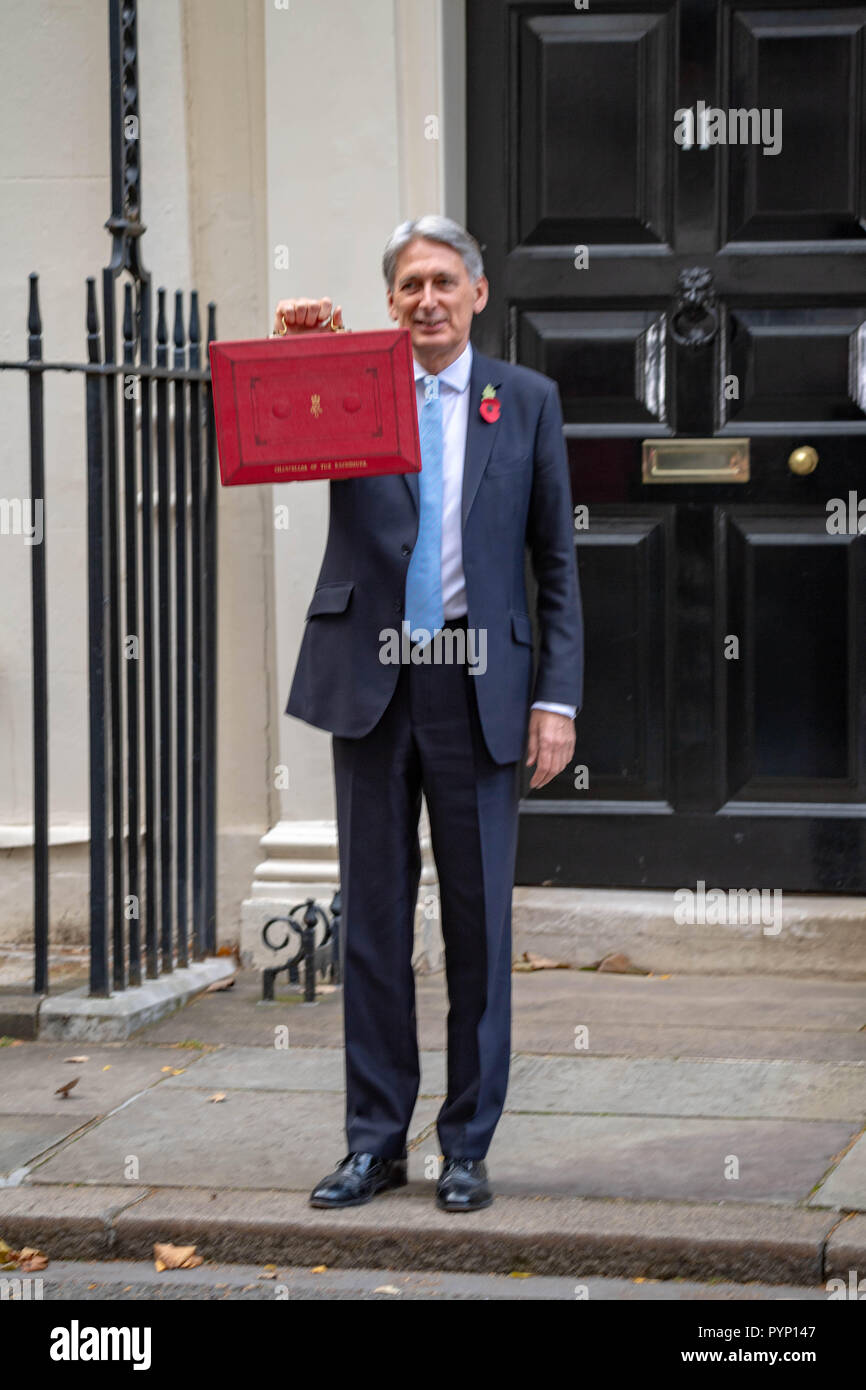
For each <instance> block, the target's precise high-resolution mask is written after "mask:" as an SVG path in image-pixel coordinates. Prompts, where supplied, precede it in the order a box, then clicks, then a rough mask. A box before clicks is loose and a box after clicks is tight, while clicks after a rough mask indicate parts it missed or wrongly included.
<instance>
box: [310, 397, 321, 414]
mask: <svg viewBox="0 0 866 1390" xmlns="http://www.w3.org/2000/svg"><path fill="white" fill-rule="evenodd" d="M321 413H322V398H321V396H313V397H311V402H310V414H311V415H315V417H316V419H318V418H319V416H320V415H321Z"/></svg>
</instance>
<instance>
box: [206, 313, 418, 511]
mask: <svg viewBox="0 0 866 1390" xmlns="http://www.w3.org/2000/svg"><path fill="white" fill-rule="evenodd" d="M210 362H211V378H212V381H213V396H214V411H215V415H216V429H217V444H218V447H219V462H220V478H221V479H222V482H223V484H224V485H226V486H234V485H235V484H238V483H287V482H300V481H303V480H305V479H315V478H369V477H372V476H374V475H375V474H378V473H413V472H414V473H417V472H420V470H421V448H420V444H419V440H418V413H417V407H416V403H415V380H414V369H413V365H412V341H411V334H410V333H409V330H408V329H406V328H397V329H385V330H381V331H379V330H377V331H373V332H365V333H332V332H316V331H311V332H308V333H296V334H289V335H287V336H286V337H284V338H264V339H253V340H249V341H245V342H214V343H211V345H210Z"/></svg>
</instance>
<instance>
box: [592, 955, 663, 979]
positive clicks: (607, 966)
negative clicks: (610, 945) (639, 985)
mask: <svg viewBox="0 0 866 1390" xmlns="http://www.w3.org/2000/svg"><path fill="white" fill-rule="evenodd" d="M583 969H584V970H598V971H599V973H604V974H605V975H649V974H650V973H651V972H650V971H649V970H644V968H643V966H640V965H635V964H634V963H633V962H632V961H631V960H629V958H628V956H627V955H625V954H624V953H623V952H622V951H611V952H610V954H609V955H606V956H603V957H602V959H601V960H596V961H593V963H592V965H585V966H583Z"/></svg>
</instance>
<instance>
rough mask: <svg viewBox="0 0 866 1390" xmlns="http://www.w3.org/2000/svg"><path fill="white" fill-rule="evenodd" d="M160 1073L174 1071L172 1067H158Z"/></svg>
mask: <svg viewBox="0 0 866 1390" xmlns="http://www.w3.org/2000/svg"><path fill="white" fill-rule="evenodd" d="M160 1071H174V1067H160Z"/></svg>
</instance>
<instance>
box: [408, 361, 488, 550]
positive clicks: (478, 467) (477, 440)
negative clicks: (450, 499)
mask: <svg viewBox="0 0 866 1390" xmlns="http://www.w3.org/2000/svg"><path fill="white" fill-rule="evenodd" d="M498 366H499V363H498V362H495V361H494V360H493V358H491V357H486V356H485V355H484V353H481V352H478V351H477V349H476V348H474V347H473V349H472V370H471V372H470V375H469V387H468V390H469V407H468V409H469V415H468V419H467V424H466V452H465V454H464V456H463V493H462V498H461V506H460V525H461V530H462V529H465V526H466V518H467V516H468V515H469V509H470V507H471V506H472V503H473V501H474V500H475V494H476V492H477V491H478V484H479V483H480V482H481V475H482V473H483V472H484V469H485V468H486V466H487V460H488V459H489V457H490V453H491V450H492V448H493V442H494V440H495V438H496V434H497V431H498V429H499V421H498V420H495V421H494V422H493V424H488V423H487V421H486V420H484V419H483V418H482V416H481V415H480V413H479V412H480V409H481V392H482V391H483V390H484V387H485V386H487V385H490V386H495V387H498V386H499V385H500V384H501V382H500V378H499V377H498V376H497V374H496V372H497V368H498ZM402 476H403V478H404V480H405V483H406V486H407V487H408V489H409V492H410V494H411V497H412V501H413V502H414V504H415V510H416V512H417V511H418V509H419V495H418V474H417V473H404V474H403V475H402Z"/></svg>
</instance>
